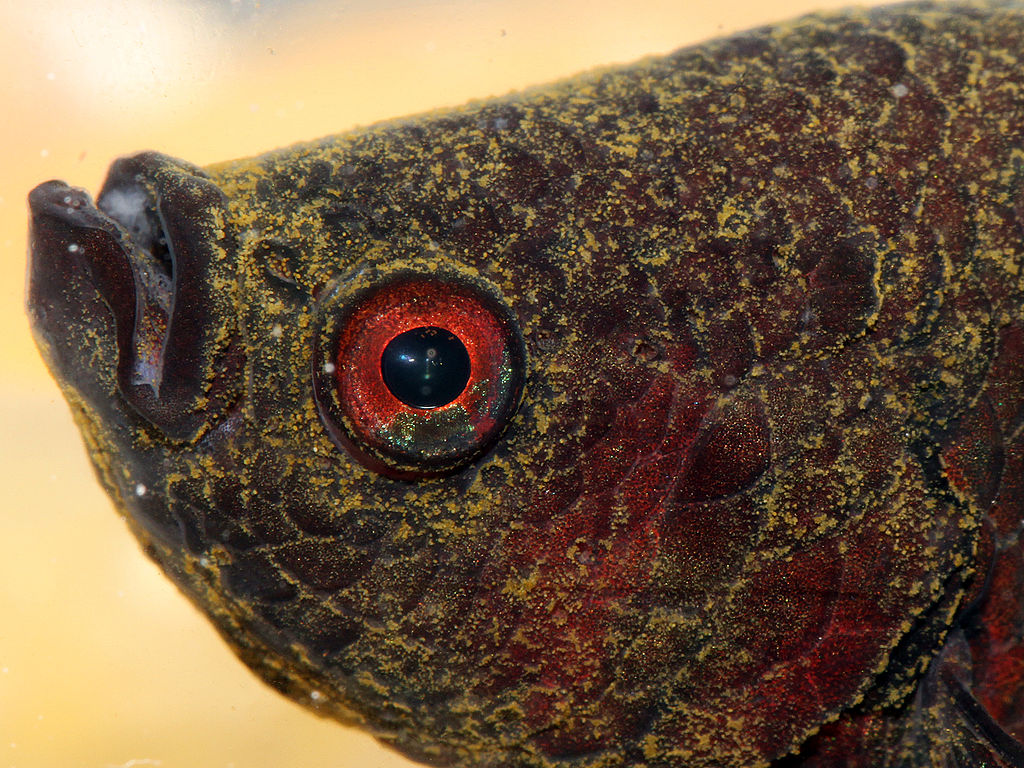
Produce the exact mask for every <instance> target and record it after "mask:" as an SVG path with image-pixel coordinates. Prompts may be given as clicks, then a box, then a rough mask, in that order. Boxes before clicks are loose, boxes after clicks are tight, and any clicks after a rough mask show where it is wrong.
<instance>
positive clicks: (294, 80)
mask: <svg viewBox="0 0 1024 768" xmlns="http://www.w3.org/2000/svg"><path fill="white" fill-rule="evenodd" d="M844 4H846V3H843V2H842V0H834V1H830V0H817V1H815V0H806V1H805V0H799V1H798V0H760V1H759V2H758V1H755V0H717V2H714V3H708V2H699V3H698V2H686V1H685V0H634V2H630V3H624V2H621V0H564V1H562V2H559V1H557V0H554V1H553V0H543V1H541V0H519V1H518V2H513V1H512V0H446V1H445V0H347V1H346V0H331V1H321V2H316V1H314V0H305V1H303V0H260V1H257V0H205V1H204V2H201V1H199V0H192V1H191V2H187V1H185V0H78V1H77V2H76V1H74V0H34V1H33V2H31V3H30V2H25V1H24V0H0V71H2V73H3V74H2V77H0V96H2V105H3V106H2V114H3V117H2V118H0V768H51V767H52V768H59V767H63V766H80V767H83V768H118V767H121V768H129V767H131V766H162V767H163V768H203V767H206V766H210V767H211V768H231V767H234V768H262V767H266V768H288V767H289V766H295V767H296V768H297V767H298V766H302V768H311V767H312V766H344V767H346V768H347V767H349V766H352V767H355V768H400V767H401V766H406V767H407V768H409V767H411V766H412V765H413V764H412V763H410V762H408V761H406V760H404V759H402V758H399V757H398V756H396V755H394V754H392V753H391V752H390V751H388V750H386V749H384V748H382V747H380V746H378V745H377V744H375V742H373V740H372V739H370V738H369V737H367V736H364V735H362V734H360V733H357V732H354V731H351V730H349V729H346V728H343V727H341V726H338V725H336V724H334V723H331V722H327V721H322V720H320V719H318V718H317V717H315V716H314V715H312V714H309V713H307V712H306V711H304V710H302V709H300V708H299V707H298V706H296V705H294V704H292V703H290V702H288V701H286V700H285V699H283V698H282V697H281V696H279V695H278V694H277V693H275V692H273V691H272V690H270V689H269V688H266V687H264V686H263V685H262V684H261V683H259V682H258V681H257V680H256V679H255V678H254V677H253V676H252V675H251V674H250V673H249V672H248V671H247V670H246V669H245V668H243V667H242V665H241V664H240V662H238V661H237V660H236V659H235V658H234V656H233V655H232V654H231V653H230V651H229V650H228V649H227V647H226V646H225V645H224V644H223V643H222V642H221V641H220V639H219V638H218V637H217V635H216V634H215V632H214V631H213V629H212V628H211V627H210V626H208V625H207V624H206V622H205V620H204V619H203V618H202V617H200V616H199V614H198V613H197V612H196V611H195V610H193V609H192V607H191V606H190V605H189V604H188V603H186V602H185V600H184V598H182V597H181V596H180V595H179V594H178V593H177V592H176V591H175V590H174V588H173V587H172V586H171V585H170V583H169V582H166V581H165V580H164V579H163V578H162V577H161V576H160V574H159V573H157V571H156V569H155V567H154V566H153V565H152V564H151V563H150V562H149V561H148V560H146V559H145V558H144V557H143V556H142V554H141V552H140V551H139V550H138V548H137V546H136V544H135V541H134V539H132V538H131V537H130V535H129V533H128V531H127V530H126V528H125V526H124V524H123V522H122V521H121V520H120V518H119V517H118V516H117V515H116V514H115V513H114V511H113V510H112V508H111V507H110V504H109V503H108V501H107V499H106V497H105V496H104V495H103V494H102V492H101V491H100V489H99V487H98V485H97V484H96V482H95V480H94V478H93V475H92V471H91V468H90V467H89V465H88V464H87V462H86V457H85V454H84V451H83V450H82V446H81V441H80V439H79V437H78V434H77V432H76V430H75V429H74V427H73V426H72V424H71V421H70V418H69V415H68V411H67V408H66V406H65V405H64V402H63V400H62V399H61V397H60V395H59V393H58V391H57V388H56V386H55V385H54V384H53V382H52V381H51V380H50V378H49V376H48V375H47V373H46V371H45V370H44V368H43V365H42V363H41V361H40V359H39V357H38V355H37V353H36V351H35V347H34V346H33V344H32V341H31V338H30V335H29V331H28V327H27V323H26V320H25V316H24V311H23V297H22V293H23V289H24V274H25V249H26V242H25V225H26V210H25V203H24V200H25V195H26V193H27V192H28V190H29V189H30V188H31V187H32V186H34V185H35V184H37V183H39V182H41V181H44V180H47V179H51V178H61V179H64V180H66V181H68V182H69V183H71V184H74V185H77V186H82V187H85V188H87V189H89V190H91V191H93V192H95V191H96V190H97V189H98V187H99V185H100V183H101V182H102V179H103V176H104V173H105V170H106V167H107V165H108V164H109V163H110V161H111V160H112V159H113V158H115V157H117V156H119V155H123V154H129V153H132V152H135V151H138V150H143V149H157V150H160V151H162V152H166V153H168V154H171V155H175V156H178V157H182V158H184V159H187V160H189V161H191V162H193V163H197V164H199V165H204V164H207V163H211V162H214V161H218V160H227V159H230V158H234V157H241V156H246V155H252V154H257V153H259V152H262V151H265V150H268V149H272V148H274V147H277V146H281V145H285V144H289V143H292V142H295V141H299V140H303V139H311V138H315V137H318V136H321V135H326V134H330V133H336V132H339V131H342V130H347V129H350V128H352V127H355V126H358V125H365V124H368V123H371V122H374V121H377V120H381V119H384V118H389V117H395V116H399V115H405V114H410V113H415V112H419V111H423V110H427V109H431V108H435V107H441V106H444V105H455V104H458V103H460V102H462V101H465V100H467V99H469V98H474V97H485V96H490V95H498V94H502V93H506V92H508V91H509V90H512V89H516V88H521V87H523V86H527V85H532V84H537V83H542V82H544V81H547V80H551V79H555V78H559V77H563V76H567V75H571V74H573V73H576V72H579V71H581V70H584V69H587V68H589V67H592V66H595V65H602V64H610V63H615V62H629V61H631V60H633V59H636V58H639V57H641V56H644V55H647V54H652V53H663V52H668V51H670V50H673V49H674V48H677V47H680V46H682V45H685V44H689V43H692V42H697V41H700V40H702V39H707V38H709V37H714V36H716V35H720V34H726V33H729V32H734V31H737V30H740V29H743V28H745V27H749V26H754V25H758V24H762V23H766V22H770V21H776V20H780V19H783V18H785V17H787V16H790V15H793V14H796V13H802V12H805V11H809V10H814V9H817V8H825V7H837V6H840V5H844Z"/></svg>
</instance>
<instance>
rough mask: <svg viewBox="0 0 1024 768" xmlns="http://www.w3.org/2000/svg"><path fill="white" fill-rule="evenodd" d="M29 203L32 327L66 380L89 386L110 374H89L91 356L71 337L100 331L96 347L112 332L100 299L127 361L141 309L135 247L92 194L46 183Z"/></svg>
mask: <svg viewBox="0 0 1024 768" xmlns="http://www.w3.org/2000/svg"><path fill="white" fill-rule="evenodd" d="M28 204H29V211H30V225H29V258H28V275H27V283H28V286H27V291H26V296H27V309H28V314H29V317H30V319H31V325H32V329H33V332H34V334H35V337H36V341H37V343H38V344H39V346H40V348H41V349H42V350H43V353H44V357H46V359H47V362H48V364H49V365H50V366H51V367H52V368H55V369H56V370H55V372H59V373H60V378H61V379H62V380H69V381H71V382H72V383H74V384H76V385H79V384H84V383H86V380H87V379H90V378H96V377H99V376H101V374H102V373H103V372H101V371H93V372H92V373H93V376H92V377H89V376H87V375H86V374H87V371H85V370H82V369H83V368H84V367H88V366H89V365H91V363H90V362H89V359H90V352H89V350H88V349H85V348H81V347H80V346H72V345H69V344H67V343H65V342H66V341H67V337H68V336H72V337H75V336H84V334H85V331H86V329H90V330H91V331H92V333H93V343H94V344H95V342H96V341H102V336H103V335H104V333H107V334H109V332H110V329H106V330H102V329H103V327H104V326H105V325H106V321H105V319H100V318H98V317H97V316H96V315H97V312H98V310H100V307H98V306H97V304H96V299H97V298H99V299H100V301H101V302H102V304H103V305H105V307H106V309H107V310H108V315H109V318H110V319H111V320H112V321H113V325H114V328H113V329H112V330H113V337H114V338H113V339H110V340H111V341H114V342H115V343H116V345H117V351H118V360H119V361H122V360H124V359H125V357H126V356H125V354H124V353H125V352H126V351H128V350H129V348H130V346H131V336H132V333H133V331H134V326H135V305H136V290H135V274H134V269H133V267H132V260H133V257H134V254H133V253H132V246H131V242H130V240H129V238H128V236H127V233H126V232H125V231H124V229H123V227H121V225H120V224H119V223H118V222H117V221H116V220H114V219H113V218H111V217H110V216H108V215H107V214H106V213H104V212H103V211H101V210H100V209H99V208H98V207H97V206H96V205H95V204H94V203H93V201H92V198H91V197H90V195H89V193H88V192H86V191H85V190H83V189H79V188H76V187H72V186H69V185H68V184H66V183H65V182H63V181H56V180H54V181H47V182H44V183H42V184H40V185H39V186H37V187H36V188H35V189H33V190H32V191H31V192H30V193H29V197H28ZM97 335H98V338H97ZM80 340H84V338H82V339H80ZM119 367H121V363H120V362H119ZM76 388H80V387H79V386H76Z"/></svg>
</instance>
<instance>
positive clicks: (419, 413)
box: [314, 273, 524, 477]
mask: <svg viewBox="0 0 1024 768" xmlns="http://www.w3.org/2000/svg"><path fill="white" fill-rule="evenodd" d="M340 292H342V291H337V292H332V294H331V295H329V296H328V298H327V299H326V300H325V305H324V307H323V308H322V310H321V324H322V327H321V329H320V333H319V334H318V337H317V339H318V345H317V348H316V354H315V355H314V365H315V366H316V368H315V369H314V386H315V392H316V396H317V405H318V407H319V410H320V415H321V419H322V420H323V421H324V424H325V425H326V426H327V428H328V432H329V433H330V435H331V437H332V438H333V439H334V440H335V442H336V443H337V444H338V445H339V446H341V447H342V448H344V449H345V450H347V451H348V452H349V453H351V454H352V455H353V456H354V457H355V458H356V459H358V460H359V461H361V462H362V463H363V464H365V465H366V466H368V467H369V468H371V469H373V470H375V471H379V472H383V473H386V474H389V475H392V476H398V477H409V476H423V475H431V474H440V473H443V472H446V471H449V470H451V469H454V468H456V467H457V466H459V465H461V464H463V463H464V462H465V461H467V460H468V459H470V458H472V457H473V456H476V455H478V454H479V453H480V452H481V451H482V450H483V449H484V448H486V447H487V446H488V445H490V444H491V443H492V442H493V440H494V439H495V438H496V437H497V436H498V434H499V433H500V432H501V430H502V429H503V428H504V426H505V424H506V423H507V421H508V418H509V417H510V416H511V414H512V411H513V410H514V409H515V406H516V404H517V401H518V399H519V394H520V392H521V388H522V373H523V361H524V355H523V349H522V341H521V340H520V337H519V334H518V332H517V330H516V327H515V323H514V320H513V319H512V316H511V314H510V313H509V312H508V310H507V309H506V308H505V307H504V305H503V304H502V303H501V302H500V301H499V300H498V299H497V298H495V296H493V295H492V293H493V292H492V291H489V290H487V289H486V288H485V287H483V286H481V285H476V284H473V283H471V282H470V281H469V280H468V279H466V278H463V277H461V276H454V275H452V276H433V275H423V274H417V273H411V274H410V273H399V274H397V275H393V276H391V277H389V278H386V279H384V280H382V281H380V282H379V283H378V284H376V285H372V286H369V287H366V288H364V289H362V290H358V291H356V292H355V293H354V294H352V295H350V296H337V295H335V294H336V293H340ZM417 330H418V331H420V332H421V334H423V333H426V334H428V335H429V334H430V333H433V334H436V335H438V336H439V337H442V336H443V337H444V338H445V339H447V340H448V341H449V342H450V343H451V344H453V345H454V346H455V347H457V348H460V352H459V354H460V355H461V354H462V353H461V347H464V349H465V355H467V356H468V358H469V374H468V379H466V381H465V386H462V387H461V390H460V389H459V387H458V386H456V388H455V390H454V391H453V392H452V397H451V399H448V397H445V398H443V399H444V400H445V402H442V403H441V404H439V405H436V406H435V405H433V404H431V405H430V406H429V407H417V406H415V405H410V404H409V402H408V400H409V398H405V399H404V400H403V399H400V398H399V397H398V396H396V394H395V392H394V391H393V389H392V387H389V385H388V384H387V383H386V382H385V379H384V374H383V373H382V356H383V355H384V353H385V350H386V349H387V348H388V345H389V344H390V343H391V342H392V341H394V340H395V339H396V338H398V337H401V336H403V335H405V336H406V337H409V336H415V335H416V334H409V332H410V331H417ZM446 334H450V336H448V335H446ZM451 337H454V339H455V340H452V339H451ZM456 340H457V341H456ZM426 351H427V352H429V353H432V354H437V350H435V349H434V348H433V347H428V348H427V350H426ZM414 362H415V361H414ZM441 364H442V366H443V361H441ZM428 375H429V374H428ZM458 375H459V376H460V377H462V378H465V371H464V369H461V370H460V372H459V374H458ZM459 385H461V380H460V381H459ZM392 386H394V385H392ZM456 393H457V394H456Z"/></svg>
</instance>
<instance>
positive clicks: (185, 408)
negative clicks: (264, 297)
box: [27, 153, 234, 440]
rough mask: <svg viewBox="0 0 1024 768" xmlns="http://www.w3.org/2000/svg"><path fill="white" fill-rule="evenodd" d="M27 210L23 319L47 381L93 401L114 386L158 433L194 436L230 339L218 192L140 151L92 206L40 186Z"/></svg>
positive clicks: (70, 190) (118, 165) (222, 392)
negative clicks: (53, 380) (41, 357)
mask: <svg viewBox="0 0 1024 768" xmlns="http://www.w3.org/2000/svg"><path fill="white" fill-rule="evenodd" d="M29 209H30V212H31V224H30V243H29V270H28V296H27V303H28V312H29V316H30V318H31V321H32V327H33V331H34V333H35V337H36V341H37V344H38V345H39V347H40V348H41V350H42V351H43V355H44V358H45V359H46V361H47V363H48V365H49V366H50V368H51V369H52V370H53V372H54V374H55V375H56V376H57V378H58V380H60V381H62V382H64V383H65V384H66V385H67V386H70V387H71V388H72V389H74V390H75V391H76V392H78V393H79V394H80V395H81V396H83V397H84V398H85V399H86V400H88V401H90V402H93V404H95V405H101V404H103V403H104V402H106V401H108V400H109V398H110V389H111V385H112V384H113V385H116V388H117V390H118V391H119V393H120V395H121V396H122V397H123V398H124V400H125V401H127V403H128V404H129V405H130V406H131V407H132V408H133V409H134V410H135V411H136V412H137V413H138V414H139V415H141V416H143V417H144V418H145V419H146V420H147V421H149V422H150V423H152V424H153V425H155V426H157V427H159V428H160V429H161V430H162V431H164V433H165V434H167V435H168V436H169V437H171V438H173V439H176V440H189V439H195V438H196V437H197V436H198V434H199V433H200V432H202V431H203V430H204V429H205V428H206V426H208V423H209V420H210V419H209V417H210V415H211V408H210V407H209V406H210V405H211V404H215V403H211V397H213V399H214V401H216V400H218V399H219V400H224V399H226V388H227V387H226V385H225V383H224V382H223V381H219V380H218V374H219V373H221V372H222V370H221V369H222V368H223V365H221V363H223V362H224V359H225V355H226V354H227V353H228V351H229V348H230V347H231V344H232V339H233V337H234V334H233V333H232V332H231V331H232V329H233V322H234V314H233V313H232V312H231V311H230V310H231V302H230V301H229V300H228V299H229V298H230V297H226V296H224V295H220V294H223V293H225V290H224V287H225V286H230V285H231V282H230V278H231V277H232V275H230V274H223V273H224V272H225V270H228V271H230V270H231V269H233V265H229V264H227V262H232V261H233V260H231V259H225V258H223V257H224V256H225V255H226V254H225V252H226V251H229V252H231V253H233V251H234V249H233V247H232V243H231V242H229V241H228V238H229V236H228V235H226V234H225V232H224V229H225V228H224V226H223V221H224V218H225V216H224V210H225V202H224V196H223V194H222V193H221V191H220V189H219V188H218V187H217V186H216V185H215V184H213V183H212V181H211V180H210V179H209V178H208V177H207V176H206V174H205V173H203V172H202V171H201V170H199V169H197V168H194V167H192V166H188V165H186V164H184V163H181V162H180V161H177V160H173V159H171V158H168V157H165V156H163V155H158V154H156V153H145V154H142V155H137V156H135V157H130V158H124V159H122V160H118V161H116V162H115V163H114V164H113V165H112V166H111V169H110V173H109V174H108V177H107V181H106V183H105V184H104V186H103V189H102V190H101V191H100V194H99V195H98V198H97V201H96V202H95V203H94V202H93V200H92V198H91V197H90V195H89V194H88V193H87V192H86V191H85V190H82V189H78V188H75V187H71V186H69V185H67V184H65V183H64V182H62V181H48V182H45V183H43V184H40V185H39V186H38V187H36V188H35V189H34V190H32V192H31V193H30V194H29ZM217 278H220V280H218V279H217ZM225 280H226V281H227V282H225ZM215 286H218V288H215ZM226 292H227V293H231V291H230V290H228V291H226ZM225 324H227V325H228V326H230V327H228V328H225ZM225 331H227V332H226V333H225ZM111 348H113V349H114V350H115V351H116V362H113V361H111V360H110V359H109V358H110V357H111V356H112V355H111V353H110V350H111Z"/></svg>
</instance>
